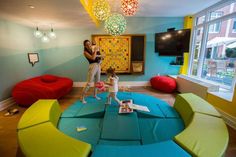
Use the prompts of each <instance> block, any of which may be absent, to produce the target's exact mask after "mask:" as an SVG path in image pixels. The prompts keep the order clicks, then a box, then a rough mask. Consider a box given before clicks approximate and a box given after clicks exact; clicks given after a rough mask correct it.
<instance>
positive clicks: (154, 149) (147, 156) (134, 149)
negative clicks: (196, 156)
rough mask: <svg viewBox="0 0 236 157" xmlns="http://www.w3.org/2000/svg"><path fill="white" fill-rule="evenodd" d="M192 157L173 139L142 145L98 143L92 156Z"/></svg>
mask: <svg viewBox="0 0 236 157" xmlns="http://www.w3.org/2000/svg"><path fill="white" fill-rule="evenodd" d="M131 156H133V157H191V155H190V154H188V153H187V152H186V151H184V150H183V149H182V148H181V147H180V146H178V145H177V144H176V143H174V142H173V141H165V142H161V143H155V144H148V145H142V146H111V145H110V146H109V145H97V146H96V147H95V150H94V152H93V153H92V156H91V157H131Z"/></svg>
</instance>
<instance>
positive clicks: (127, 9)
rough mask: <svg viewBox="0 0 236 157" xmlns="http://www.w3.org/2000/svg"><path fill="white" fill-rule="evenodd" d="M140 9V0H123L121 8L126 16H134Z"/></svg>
mask: <svg viewBox="0 0 236 157" xmlns="http://www.w3.org/2000/svg"><path fill="white" fill-rule="evenodd" d="M137 9H138V0H121V10H122V11H123V14H124V15H126V16H133V15H135V14H136V12H137Z"/></svg>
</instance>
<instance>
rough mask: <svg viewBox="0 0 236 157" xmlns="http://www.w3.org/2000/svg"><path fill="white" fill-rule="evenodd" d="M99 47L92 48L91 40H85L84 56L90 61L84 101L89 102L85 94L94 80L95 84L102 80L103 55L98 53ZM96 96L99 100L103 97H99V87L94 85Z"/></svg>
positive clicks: (83, 94)
mask: <svg viewBox="0 0 236 157" xmlns="http://www.w3.org/2000/svg"><path fill="white" fill-rule="evenodd" d="M98 51H99V48H98V47H96V48H95V49H94V50H92V45H91V42H90V41H89V40H85V41H84V56H85V57H86V59H87V60H88V62H89V70H88V75H87V83H86V85H85V87H84V89H83V93H82V99H81V101H82V103H84V104H85V103H87V102H86V101H85V94H86V93H87V91H88V89H89V87H90V86H91V85H92V82H93V81H94V85H95V83H96V82H98V81H100V74H101V65H100V61H101V56H100V55H98ZM94 97H95V98H96V99H98V100H100V99H101V98H99V97H97V89H96V88H95V87H94Z"/></svg>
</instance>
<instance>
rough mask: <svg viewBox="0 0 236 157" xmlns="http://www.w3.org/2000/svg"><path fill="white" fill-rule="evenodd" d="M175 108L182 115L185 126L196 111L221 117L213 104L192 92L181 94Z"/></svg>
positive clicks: (176, 100)
mask: <svg viewBox="0 0 236 157" xmlns="http://www.w3.org/2000/svg"><path fill="white" fill-rule="evenodd" d="M174 108H175V109H176V110H177V111H178V112H179V114H180V115H181V117H182V119H183V120H184V123H185V126H188V124H189V123H190V122H191V120H192V116H193V113H194V112H198V113H202V114H207V115H211V116H215V117H221V115H220V114H219V113H218V112H217V111H216V109H215V108H214V107H213V106H212V105H211V104H209V103H208V102H206V101H205V100H203V99H202V98H200V97H198V96H196V95H194V94H192V93H186V94H179V95H178V96H177V97H176V99H175V103H174Z"/></svg>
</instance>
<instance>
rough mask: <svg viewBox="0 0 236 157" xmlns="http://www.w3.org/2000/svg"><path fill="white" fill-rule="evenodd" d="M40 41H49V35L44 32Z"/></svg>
mask: <svg viewBox="0 0 236 157" xmlns="http://www.w3.org/2000/svg"><path fill="white" fill-rule="evenodd" d="M41 41H42V42H43V43H48V42H49V41H50V39H49V37H48V36H47V34H46V33H44V34H43V37H42V38H41Z"/></svg>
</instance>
